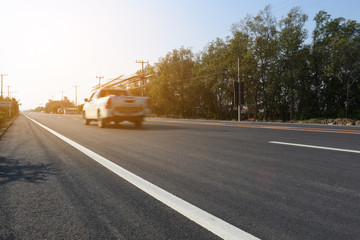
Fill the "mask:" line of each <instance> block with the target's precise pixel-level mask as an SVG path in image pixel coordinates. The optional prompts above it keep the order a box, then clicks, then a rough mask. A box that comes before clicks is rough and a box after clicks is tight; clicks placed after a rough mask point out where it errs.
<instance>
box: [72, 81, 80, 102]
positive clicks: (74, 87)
mask: <svg viewBox="0 0 360 240" xmlns="http://www.w3.org/2000/svg"><path fill="white" fill-rule="evenodd" d="M73 87H74V88H75V107H77V88H78V87H79V86H77V85H76V86H73Z"/></svg>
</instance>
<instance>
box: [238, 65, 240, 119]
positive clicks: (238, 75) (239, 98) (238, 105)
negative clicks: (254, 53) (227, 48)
mask: <svg viewBox="0 0 360 240" xmlns="http://www.w3.org/2000/svg"><path fill="white" fill-rule="evenodd" d="M238 83H239V85H238V88H239V89H238V91H239V102H238V122H240V121H241V81H240V58H238Z"/></svg>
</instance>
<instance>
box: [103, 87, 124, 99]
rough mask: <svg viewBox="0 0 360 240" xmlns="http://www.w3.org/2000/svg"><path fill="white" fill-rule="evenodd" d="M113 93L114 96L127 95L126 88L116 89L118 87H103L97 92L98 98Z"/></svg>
mask: <svg viewBox="0 0 360 240" xmlns="http://www.w3.org/2000/svg"><path fill="white" fill-rule="evenodd" d="M110 95H115V96H127V91H126V90H118V89H104V90H101V91H100V93H99V96H98V97H99V98H102V97H106V96H110Z"/></svg>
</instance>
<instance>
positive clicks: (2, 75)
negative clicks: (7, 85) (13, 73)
mask: <svg viewBox="0 0 360 240" xmlns="http://www.w3.org/2000/svg"><path fill="white" fill-rule="evenodd" d="M4 76H7V74H4V73H2V74H1V97H3V77H4Z"/></svg>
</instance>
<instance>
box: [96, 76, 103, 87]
mask: <svg viewBox="0 0 360 240" xmlns="http://www.w3.org/2000/svg"><path fill="white" fill-rule="evenodd" d="M96 78H98V79H99V88H100V81H101V79H102V78H104V76H96Z"/></svg>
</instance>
